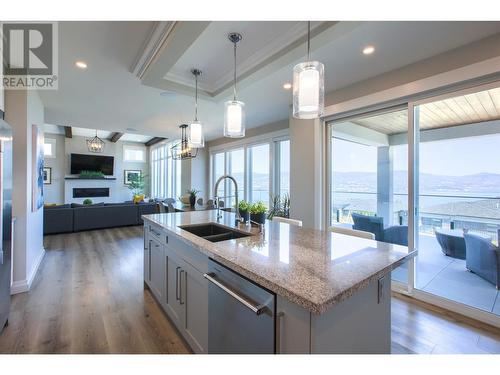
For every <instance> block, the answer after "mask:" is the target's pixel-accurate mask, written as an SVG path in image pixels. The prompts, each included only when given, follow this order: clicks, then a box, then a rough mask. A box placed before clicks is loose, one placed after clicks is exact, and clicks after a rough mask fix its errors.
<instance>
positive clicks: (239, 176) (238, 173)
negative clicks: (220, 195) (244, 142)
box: [227, 148, 245, 207]
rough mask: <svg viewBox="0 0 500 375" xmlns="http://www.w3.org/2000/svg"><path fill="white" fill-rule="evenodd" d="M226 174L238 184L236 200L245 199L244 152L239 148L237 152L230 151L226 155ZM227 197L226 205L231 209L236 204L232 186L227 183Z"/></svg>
mask: <svg viewBox="0 0 500 375" xmlns="http://www.w3.org/2000/svg"><path fill="white" fill-rule="evenodd" d="M227 163H228V164H227V172H228V174H229V175H231V176H233V177H234V178H235V180H236V182H237V183H238V198H239V199H240V200H242V199H244V197H245V151H244V150H243V149H242V148H240V149H237V150H232V151H229V152H228V153H227ZM228 184H229V189H228V191H229V195H230V196H231V198H229V199H228V203H229V204H230V206H231V207H233V205H234V204H235V203H236V202H235V198H234V197H233V195H234V191H233V190H234V185H233V184H232V183H229V182H228Z"/></svg>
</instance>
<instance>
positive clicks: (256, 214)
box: [250, 201, 267, 224]
mask: <svg viewBox="0 0 500 375" xmlns="http://www.w3.org/2000/svg"><path fill="white" fill-rule="evenodd" d="M266 211H267V207H266V205H265V204H264V202H262V201H258V202H256V203H254V204H252V205H251V206H250V220H252V221H254V222H256V223H259V224H264V223H265V222H266Z"/></svg>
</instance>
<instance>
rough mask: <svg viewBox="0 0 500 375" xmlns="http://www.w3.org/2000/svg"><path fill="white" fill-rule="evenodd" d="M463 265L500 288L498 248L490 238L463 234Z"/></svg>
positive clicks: (499, 253)
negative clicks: (464, 249)
mask: <svg viewBox="0 0 500 375" xmlns="http://www.w3.org/2000/svg"><path fill="white" fill-rule="evenodd" d="M464 238H465V248H466V252H465V256H466V258H465V267H466V268H467V269H468V270H469V271H471V272H473V273H475V274H476V275H478V276H480V277H482V278H483V279H485V280H487V281H489V282H490V283H492V284H493V285H495V286H496V287H497V289H500V249H499V248H498V247H497V246H495V245H494V244H493V243H491V238H488V237H483V236H478V235H476V234H469V233H465V234H464Z"/></svg>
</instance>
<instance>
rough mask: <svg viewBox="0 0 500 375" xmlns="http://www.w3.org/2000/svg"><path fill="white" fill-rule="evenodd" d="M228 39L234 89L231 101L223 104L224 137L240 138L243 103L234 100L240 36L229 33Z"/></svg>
mask: <svg viewBox="0 0 500 375" xmlns="http://www.w3.org/2000/svg"><path fill="white" fill-rule="evenodd" d="M228 37H229V40H230V41H231V42H232V43H233V45H234V87H233V100H229V101H227V102H225V103H224V137H229V138H241V137H244V136H245V103H243V102H241V101H239V100H237V99H236V44H237V43H238V42H239V41H240V40H241V34H238V33H231V34H229V36H228Z"/></svg>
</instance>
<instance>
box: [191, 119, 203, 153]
mask: <svg viewBox="0 0 500 375" xmlns="http://www.w3.org/2000/svg"><path fill="white" fill-rule="evenodd" d="M189 145H190V146H191V147H193V148H203V147H205V138H204V137H203V126H202V125H201V122H199V121H193V122H192V123H191V124H190V125H189Z"/></svg>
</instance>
